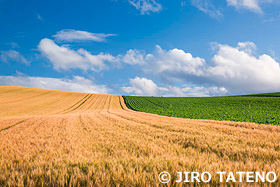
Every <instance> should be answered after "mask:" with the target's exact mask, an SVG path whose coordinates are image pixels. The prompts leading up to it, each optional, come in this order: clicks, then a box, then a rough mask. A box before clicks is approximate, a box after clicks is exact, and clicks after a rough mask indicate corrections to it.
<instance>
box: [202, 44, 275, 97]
mask: <svg viewBox="0 0 280 187" xmlns="http://www.w3.org/2000/svg"><path fill="white" fill-rule="evenodd" d="M249 44H250V43H249ZM252 46H253V48H255V45H252V44H250V45H248V42H246V43H239V44H238V46H237V47H231V46H228V45H219V50H218V52H217V54H216V55H215V56H214V57H213V59H212V61H213V62H214V65H213V66H210V67H208V70H207V77H208V78H209V79H211V80H212V81H213V82H214V83H216V84H218V85H222V86H225V87H227V88H229V89H231V91H241V92H270V91H279V90H280V66H279V63H278V62H277V61H276V60H274V59H273V58H272V57H270V56H269V55H266V54H263V55H260V56H253V55H252V52H253V51H252V50H253V49H252ZM240 47H241V48H240Z"/></svg>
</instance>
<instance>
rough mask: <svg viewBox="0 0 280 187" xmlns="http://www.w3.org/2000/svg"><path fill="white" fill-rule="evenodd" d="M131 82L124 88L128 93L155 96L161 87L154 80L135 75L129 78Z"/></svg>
mask: <svg viewBox="0 0 280 187" xmlns="http://www.w3.org/2000/svg"><path fill="white" fill-rule="evenodd" d="M129 84H130V87H123V88H122V89H123V91H124V92H126V93H134V94H136V95H143V96H155V95H158V94H159V87H158V86H157V85H156V84H155V83H154V82H153V81H152V80H149V79H146V78H139V77H135V78H134V79H130V80H129Z"/></svg>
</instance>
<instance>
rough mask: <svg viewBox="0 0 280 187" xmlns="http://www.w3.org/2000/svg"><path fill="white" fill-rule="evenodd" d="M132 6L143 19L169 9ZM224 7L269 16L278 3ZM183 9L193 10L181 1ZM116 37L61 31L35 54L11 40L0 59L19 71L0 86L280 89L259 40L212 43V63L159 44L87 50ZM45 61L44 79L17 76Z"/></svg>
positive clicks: (129, 90)
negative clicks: (269, 7)
mask: <svg viewBox="0 0 280 187" xmlns="http://www.w3.org/2000/svg"><path fill="white" fill-rule="evenodd" d="M181 2H184V1H181ZM128 3H129V4H130V5H132V6H133V7H134V8H136V10H138V11H140V16H143V15H146V16H147V15H148V16H152V15H151V14H152V13H160V12H161V11H164V5H163V4H161V1H157V0H128ZM225 3H226V5H227V7H229V8H230V7H233V8H234V9H235V10H236V11H241V10H242V11H244V10H247V11H250V12H252V13H256V14H264V9H263V7H262V6H263V5H265V4H273V3H277V1H274V0H263V1H260V0H225ZM190 5H191V6H194V7H196V8H197V9H198V10H199V11H202V12H203V13H205V14H208V15H210V17H214V18H218V17H222V16H223V13H222V8H219V7H217V6H216V5H215V4H214V2H212V1H210V0H191V1H190ZM181 6H187V5H186V3H181ZM37 14H38V13H37ZM44 20H45V19H44ZM113 33H114V32H111V33H110V32H109V33H108V34H106V33H105V32H104V33H103V32H102V33H93V32H90V31H85V30H75V29H62V30H59V31H57V32H56V33H53V34H51V35H49V37H43V38H41V39H40V40H39V41H38V42H37V45H36V46H35V47H34V48H35V49H34V48H33V49H30V50H33V51H35V52H34V53H33V54H31V55H30V54H29V55H28V54H27V53H26V54H22V53H20V50H21V49H20V47H19V45H18V44H16V43H13V41H10V43H11V44H12V43H13V44H16V45H11V46H12V47H11V48H10V49H8V50H0V61H1V63H4V64H6V66H16V67H18V68H17V70H16V72H14V73H10V74H8V75H4V74H3V73H2V74H0V85H10V86H28V87H37V88H49V89H58V90H66V91H79V92H90V93H104V94H109V93H113V94H114V93H118V94H130V95H145V96H201V97H202V96H219V95H233V94H247V93H260V92H278V91H280V65H279V61H278V58H277V56H276V55H275V53H273V54H265V53H259V50H258V47H259V46H257V45H256V44H255V43H254V42H253V41H246V40H245V41H236V42H235V45H229V44H225V43H219V42H215V41H212V42H211V43H209V44H208V45H209V48H211V51H210V52H209V51H208V53H209V54H211V55H209V54H208V55H205V56H208V57H207V58H205V57H203V56H198V55H195V53H192V50H191V49H189V50H184V49H182V48H176V47H169V49H165V48H166V46H165V47H162V46H161V45H155V46H154V50H152V51H151V50H145V49H142V48H140V49H137V48H132V47H130V46H127V47H123V48H120V49H119V50H118V52H114V51H110V52H104V51H102V50H100V49H99V48H98V47H96V48H91V49H87V45H90V46H91V45H93V43H94V45H97V44H98V45H99V46H103V45H107V46H110V41H109V42H108V38H110V40H114V38H115V39H117V38H118V37H119V33H117V34H113ZM171 46H172V45H171ZM150 47H151V46H149V48H150ZM105 51H106V50H105ZM196 54H197V52H196ZM26 56H28V58H27V57H26ZM209 56H210V57H209ZM41 62H44V63H43V67H45V69H46V70H45V72H44V73H42V75H40V74H39V73H38V74H39V76H38V75H27V74H28V73H27V74H26V73H19V72H22V70H21V68H22V69H24V68H25V67H26V68H32V67H33V66H35V65H36V64H38V63H39V64H40V63H41ZM48 72H50V73H48ZM47 74H50V75H51V74H54V75H56V76H55V77H52V76H46V75H47ZM57 75H61V76H57ZM65 75H67V76H65ZM119 76H120V77H122V81H121V82H119V83H117V84H114V83H113V84H112V83H110V81H108V80H111V79H116V77H119ZM112 77H115V78H112ZM102 79H106V80H107V82H106V81H102ZM116 81H117V80H116ZM108 82H109V83H108Z"/></svg>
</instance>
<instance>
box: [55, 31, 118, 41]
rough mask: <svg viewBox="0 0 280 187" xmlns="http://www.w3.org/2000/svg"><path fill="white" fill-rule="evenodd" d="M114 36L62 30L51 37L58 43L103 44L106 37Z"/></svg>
mask: <svg viewBox="0 0 280 187" xmlns="http://www.w3.org/2000/svg"><path fill="white" fill-rule="evenodd" d="M109 36H116V35H115V34H104V33H91V32H87V31H79V30H73V29H64V30H61V31H59V32H57V33H56V34H55V35H53V37H54V38H55V40H56V41H60V42H81V41H95V42H104V41H105V40H106V38H107V37H109Z"/></svg>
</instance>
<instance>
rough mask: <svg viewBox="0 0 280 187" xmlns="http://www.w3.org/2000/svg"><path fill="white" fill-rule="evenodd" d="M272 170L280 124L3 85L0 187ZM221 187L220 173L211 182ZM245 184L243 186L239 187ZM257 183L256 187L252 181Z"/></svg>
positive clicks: (279, 168) (279, 157)
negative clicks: (185, 114) (176, 113)
mask: <svg viewBox="0 0 280 187" xmlns="http://www.w3.org/2000/svg"><path fill="white" fill-rule="evenodd" d="M162 171H168V172H169V173H170V174H171V176H172V180H171V181H170V182H169V183H168V184H166V185H167V186H174V185H177V186H181V185H198V186H199V185H205V184H202V183H197V184H194V183H191V184H184V183H175V180H176V176H177V175H176V172H178V171H197V172H204V171H208V172H210V173H213V174H214V173H216V172H217V171H226V172H229V171H232V172H236V171H259V172H268V171H273V172H275V173H276V174H277V176H278V178H277V180H276V182H275V183H272V184H269V183H265V184H264V183H258V184H259V185H267V186H269V185H271V186H280V179H279V176H280V127H278V126H272V125H257V124H252V123H238V122H218V121H211V120H190V119H180V118H171V117H165V116H158V115H154V114H147V113H141V112H136V111H132V110H129V109H128V108H127V107H126V106H125V104H124V101H123V99H122V97H121V96H116V95H98V94H86V93H75V92H64V91H54V90H45V89H35V88H25V87H0V186H161V185H162V184H161V183H160V182H159V180H158V174H159V173H160V172H162ZM206 185H209V186H216V185H240V183H219V178H218V176H216V175H213V176H212V180H211V181H210V182H209V183H207V184H206ZM241 185H243V184H241ZM253 185H256V183H254V184H253Z"/></svg>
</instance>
